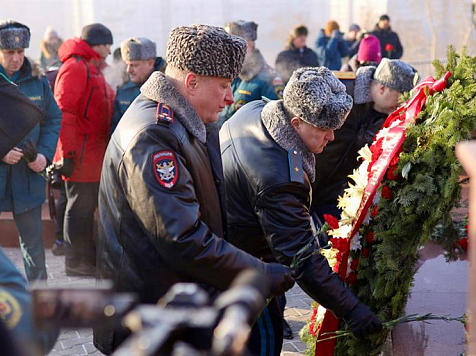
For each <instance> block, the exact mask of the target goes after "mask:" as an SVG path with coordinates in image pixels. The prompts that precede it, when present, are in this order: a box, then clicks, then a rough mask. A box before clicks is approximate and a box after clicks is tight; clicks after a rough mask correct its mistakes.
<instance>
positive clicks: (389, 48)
mask: <svg viewBox="0 0 476 356" xmlns="http://www.w3.org/2000/svg"><path fill="white" fill-rule="evenodd" d="M385 50H386V51H387V52H392V51H395V48H394V47H393V46H392V45H391V44H390V43H387V44H386V45H385Z"/></svg>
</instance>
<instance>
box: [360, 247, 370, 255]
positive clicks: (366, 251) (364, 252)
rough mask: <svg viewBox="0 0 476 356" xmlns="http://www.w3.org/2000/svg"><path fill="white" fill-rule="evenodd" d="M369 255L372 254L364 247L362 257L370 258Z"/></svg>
mask: <svg viewBox="0 0 476 356" xmlns="http://www.w3.org/2000/svg"><path fill="white" fill-rule="evenodd" d="M369 253H370V251H369V249H368V248H367V247H364V248H363V249H362V252H361V255H362V257H369Z"/></svg>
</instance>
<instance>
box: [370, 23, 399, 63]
mask: <svg viewBox="0 0 476 356" xmlns="http://www.w3.org/2000/svg"><path fill="white" fill-rule="evenodd" d="M372 35H374V36H375V37H377V38H378V40H379V41H380V48H381V50H382V57H387V58H390V59H400V58H401V57H402V56H403V47H402V44H401V43H400V38H399V37H398V35H397V33H396V32H393V31H392V29H391V28H390V27H389V28H388V29H381V28H380V27H378V25H375V28H374V30H373V31H372Z"/></svg>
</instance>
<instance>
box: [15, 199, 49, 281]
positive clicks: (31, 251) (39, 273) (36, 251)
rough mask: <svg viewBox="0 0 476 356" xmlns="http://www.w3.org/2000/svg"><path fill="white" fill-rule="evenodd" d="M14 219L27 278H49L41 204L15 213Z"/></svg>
mask: <svg viewBox="0 0 476 356" xmlns="http://www.w3.org/2000/svg"><path fill="white" fill-rule="evenodd" d="M13 219H14V220H15V225H16V226H17V230H18V235H19V238H20V250H21V253H22V255H23V264H24V266H25V273H26V278H27V279H28V280H29V281H34V280H38V279H47V274H46V265H45V249H44V247H43V238H42V236H41V235H42V232H43V225H42V223H41V205H40V206H37V207H36V208H33V209H31V210H28V211H26V212H24V213H21V214H15V213H13Z"/></svg>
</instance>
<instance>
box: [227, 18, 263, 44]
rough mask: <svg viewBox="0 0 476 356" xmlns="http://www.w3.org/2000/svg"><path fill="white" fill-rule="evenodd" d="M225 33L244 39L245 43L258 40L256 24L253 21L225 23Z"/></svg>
mask: <svg viewBox="0 0 476 356" xmlns="http://www.w3.org/2000/svg"><path fill="white" fill-rule="evenodd" d="M225 31H226V32H228V33H230V34H232V35H235V36H240V37H242V38H244V39H245V40H247V41H256V39H257V38H258V24H257V23H255V22H253V21H243V20H240V21H235V22H227V23H226V25H225Z"/></svg>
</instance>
